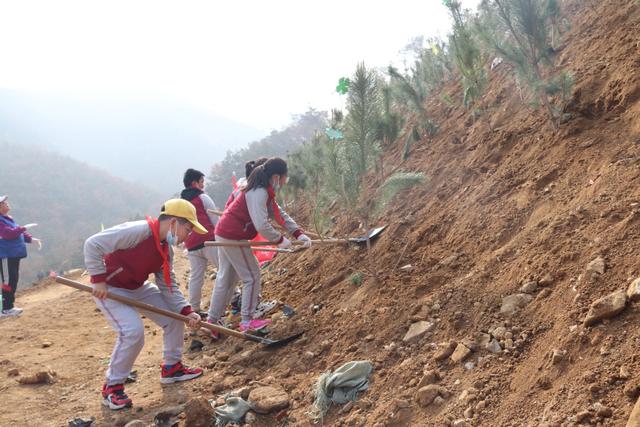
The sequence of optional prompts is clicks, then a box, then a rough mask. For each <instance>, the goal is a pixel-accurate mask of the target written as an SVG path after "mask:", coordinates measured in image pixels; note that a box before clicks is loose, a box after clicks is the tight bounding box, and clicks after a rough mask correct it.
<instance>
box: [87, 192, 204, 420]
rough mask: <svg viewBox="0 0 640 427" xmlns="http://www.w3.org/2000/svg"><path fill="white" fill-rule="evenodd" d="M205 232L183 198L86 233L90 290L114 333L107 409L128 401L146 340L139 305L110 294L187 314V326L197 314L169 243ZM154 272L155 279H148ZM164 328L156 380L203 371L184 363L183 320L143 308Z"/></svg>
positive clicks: (104, 394)
mask: <svg viewBox="0 0 640 427" xmlns="http://www.w3.org/2000/svg"><path fill="white" fill-rule="evenodd" d="M191 231H194V232H196V233H200V234H204V233H206V232H207V230H206V229H205V228H204V227H203V226H202V225H201V224H200V223H199V222H198V220H197V218H196V209H195V207H194V206H193V205H192V204H191V203H189V202H188V201H186V200H182V199H172V200H168V201H167V202H165V204H164V205H163V206H162V209H161V210H160V216H159V217H158V218H157V219H154V218H151V217H147V218H146V220H142V221H133V222H127V223H124V224H121V225H117V226H115V227H112V228H109V229H106V230H104V231H102V232H100V233H98V234H94V235H93V236H91V237H89V238H88V239H87V241H86V242H85V244H84V260H85V265H86V268H87V271H88V273H89V275H90V276H91V283H92V284H93V295H94V297H95V298H94V299H95V301H96V304H97V306H98V308H99V309H100V311H102V313H103V314H104V316H105V318H106V319H107V321H108V322H109V323H110V324H111V327H112V328H113V329H114V330H115V331H116V333H117V334H118V337H117V340H116V344H115V347H114V348H113V353H112V354H111V361H110V362H109V368H108V370H107V374H106V381H105V384H104V386H103V387H102V399H103V404H104V405H105V406H108V407H109V408H111V409H122V408H125V407H130V406H131V405H132V402H131V399H130V398H129V397H128V396H127V395H126V394H125V392H124V382H125V379H126V378H127V377H128V376H129V374H130V372H131V369H132V368H133V364H134V362H135V360H136V357H137V356H138V354H139V353H140V351H141V350H142V346H143V345H144V326H143V324H142V319H141V318H140V313H139V312H138V309H136V308H133V307H131V306H128V305H125V304H123V303H120V302H118V301H114V300H112V299H107V298H106V294H107V290H108V291H109V292H111V293H114V294H118V295H122V296H125V297H127V298H132V299H135V300H138V301H141V302H145V303H147V304H151V305H154V306H156V307H158V308H161V309H163V310H170V311H174V312H177V313H181V314H183V315H185V316H188V317H190V318H191V319H192V320H191V322H190V323H189V326H190V327H191V328H197V327H198V321H199V320H200V317H199V316H198V314H197V313H195V312H194V311H193V309H192V308H191V306H190V305H189V303H188V302H187V301H186V300H185V298H184V296H183V295H182V292H180V289H179V288H178V286H177V283H176V278H175V274H174V272H173V268H172V262H173V250H172V248H171V246H172V245H179V244H180V243H182V242H183V241H184V240H185V239H186V238H187V236H188V235H189V233H190V232H191ZM150 274H154V276H155V283H152V282H149V281H147V278H148V277H149V275H150ZM144 315H145V317H147V318H149V319H151V320H152V321H153V322H155V323H156V324H158V325H159V326H161V327H162V329H163V339H164V348H163V364H162V370H161V375H160V382H161V383H163V384H170V383H174V382H177V381H186V380H191V379H193V378H197V377H199V376H201V375H202V369H199V368H198V369H190V368H187V367H186V366H184V365H183V364H182V361H181V360H182V350H183V340H184V336H183V335H184V323H182V322H180V321H178V320H175V319H169V318H167V317H164V316H160V315H158V314H155V313H150V312H144Z"/></svg>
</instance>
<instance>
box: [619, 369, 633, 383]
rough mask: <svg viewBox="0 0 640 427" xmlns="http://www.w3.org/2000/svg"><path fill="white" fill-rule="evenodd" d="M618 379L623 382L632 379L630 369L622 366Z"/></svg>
mask: <svg viewBox="0 0 640 427" xmlns="http://www.w3.org/2000/svg"><path fill="white" fill-rule="evenodd" d="M618 378H619V379H621V380H628V379H629V378H631V373H630V372H629V368H627V367H626V366H620V371H619V372H618Z"/></svg>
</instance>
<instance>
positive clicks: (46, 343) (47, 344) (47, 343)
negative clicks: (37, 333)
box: [41, 341, 52, 348]
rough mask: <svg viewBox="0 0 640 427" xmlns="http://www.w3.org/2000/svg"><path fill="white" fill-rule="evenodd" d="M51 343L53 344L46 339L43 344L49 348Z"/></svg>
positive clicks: (43, 346)
mask: <svg viewBox="0 0 640 427" xmlns="http://www.w3.org/2000/svg"><path fill="white" fill-rule="evenodd" d="M51 345H52V344H51V342H49V341H45V342H43V343H42V344H41V346H42V348H48V347H51Z"/></svg>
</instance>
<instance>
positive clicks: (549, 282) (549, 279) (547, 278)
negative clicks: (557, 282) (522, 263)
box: [538, 274, 553, 288]
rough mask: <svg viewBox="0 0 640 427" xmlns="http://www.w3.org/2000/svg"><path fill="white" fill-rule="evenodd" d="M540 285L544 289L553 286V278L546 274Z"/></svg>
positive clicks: (539, 282)
mask: <svg viewBox="0 0 640 427" xmlns="http://www.w3.org/2000/svg"><path fill="white" fill-rule="evenodd" d="M538 285H539V286H542V287H543V288H544V287H547V286H551V285H553V276H552V275H550V274H545V275H544V277H543V278H542V279H540V280H539V281H538Z"/></svg>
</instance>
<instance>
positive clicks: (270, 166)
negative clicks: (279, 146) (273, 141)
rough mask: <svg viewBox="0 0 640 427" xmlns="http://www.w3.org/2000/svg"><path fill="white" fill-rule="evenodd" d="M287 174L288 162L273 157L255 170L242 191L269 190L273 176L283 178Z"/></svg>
mask: <svg viewBox="0 0 640 427" xmlns="http://www.w3.org/2000/svg"><path fill="white" fill-rule="evenodd" d="M258 161H259V160H258ZM286 174H287V162H285V161H284V160H282V159H281V158H279V157H272V158H270V159H269V160H267V161H266V162H264V163H262V164H260V165H258V166H255V167H254V168H253V170H252V171H251V174H250V175H249V178H247V186H246V187H245V188H244V189H243V190H242V191H249V190H253V189H254V188H268V187H269V181H270V180H271V177H272V176H273V175H280V176H282V175H286Z"/></svg>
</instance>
